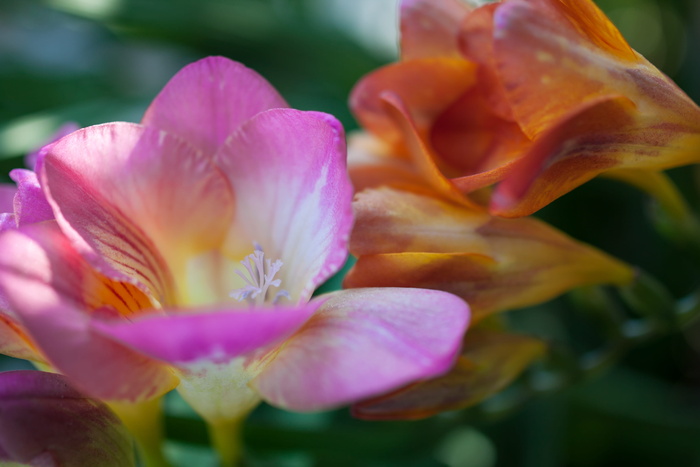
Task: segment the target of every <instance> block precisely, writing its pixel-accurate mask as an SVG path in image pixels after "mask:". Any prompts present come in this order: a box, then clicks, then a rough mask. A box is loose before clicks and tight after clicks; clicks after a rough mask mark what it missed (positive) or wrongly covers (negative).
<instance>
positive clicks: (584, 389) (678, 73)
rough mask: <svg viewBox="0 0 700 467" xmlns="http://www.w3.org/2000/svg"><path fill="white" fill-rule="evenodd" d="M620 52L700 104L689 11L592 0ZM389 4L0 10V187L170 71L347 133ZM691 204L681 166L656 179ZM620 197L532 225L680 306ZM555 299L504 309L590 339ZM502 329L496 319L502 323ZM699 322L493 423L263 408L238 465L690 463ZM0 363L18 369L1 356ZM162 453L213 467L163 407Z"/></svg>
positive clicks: (650, 233) (697, 461) (564, 202)
mask: <svg viewBox="0 0 700 467" xmlns="http://www.w3.org/2000/svg"><path fill="white" fill-rule="evenodd" d="M599 5H600V6H601V7H602V8H603V9H604V10H605V11H606V12H607V13H608V14H609V15H610V17H611V19H612V20H613V21H614V22H615V23H616V24H617V25H618V27H619V28H620V29H621V30H622V32H623V34H624V35H625V36H626V37H627V39H628V40H629V42H630V43H631V44H632V46H633V47H635V48H636V49H637V50H638V51H639V52H641V53H642V54H644V55H645V56H647V58H649V59H650V60H651V61H652V62H653V63H655V64H656V65H657V66H658V67H659V68H661V69H662V70H664V71H665V72H666V73H667V74H669V75H670V76H671V77H672V78H674V79H675V80H676V81H677V82H678V83H679V84H680V86H681V87H682V88H683V89H685V90H686V92H687V93H688V94H689V95H690V96H691V97H692V98H693V99H694V100H695V101H696V102H697V101H700V55H699V54H700V52H699V50H698V45H699V44H700V1H698V0H658V1H654V0H600V2H599ZM396 21H397V19H396V5H395V1H394V0H45V1H39V0H0V166H1V167H0V174H1V175H0V176H1V177H2V179H3V181H9V179H8V178H7V177H6V173H7V171H8V170H9V169H10V168H13V167H20V166H22V164H23V156H24V154H25V153H26V152H27V151H29V150H30V149H32V148H34V147H36V146H37V145H38V144H40V143H41V142H42V141H44V140H45V139H46V138H47V137H48V136H49V135H50V134H51V133H52V132H53V131H54V130H55V129H56V128H58V127H59V126H60V125H61V123H63V122H65V121H75V122H78V123H79V124H80V125H81V126H87V125H91V124H96V123H102V122H107V121H115V120H126V121H139V120H140V118H141V114H142V113H143V111H144V110H145V108H146V106H147V105H148V103H149V102H150V100H151V99H152V98H153V97H154V96H155V95H156V93H157V92H158V91H159V90H160V89H161V87H162V86H163V85H164V84H165V83H166V81H167V80H168V79H169V78H170V77H171V76H172V75H173V74H174V73H175V72H176V71H177V70H179V69H180V68H181V67H182V66H184V65H186V64H187V63H190V62H192V61H194V60H197V59H199V58H201V57H204V56H207V55H217V54H218V55H224V56H226V57H229V58H231V59H234V60H238V61H241V62H243V63H245V64H246V65H247V66H249V67H251V68H253V69H255V70H257V71H258V72H260V73H261V74H262V75H263V76H265V77H266V78H267V79H268V80H269V81H270V82H271V83H272V84H273V85H274V86H275V87H277V89H278V90H279V91H280V92H281V93H282V95H284V96H285V98H286V99H287V100H288V102H289V103H290V105H291V106H293V107H296V108H300V109H309V110H311V109H313V110H320V111H325V112H329V113H332V114H334V115H336V116H337V117H338V118H339V119H340V120H341V121H342V122H343V124H344V125H345V126H346V128H347V129H348V130H351V129H354V128H356V127H357V125H356V123H355V122H354V120H353V119H352V116H351V115H350V113H349V111H348V109H347V105H346V100H347V96H348V93H349V91H350V89H351V88H352V86H353V84H354V83H355V82H356V81H357V80H358V79H359V78H360V77H361V76H362V75H364V74H365V73H367V72H369V71H371V70H373V69H375V68H377V67H378V66H381V65H382V64H385V63H388V62H391V61H393V60H394V59H395V58H396V34H397V32H396ZM671 175H672V177H673V178H674V180H675V181H676V182H677V183H678V184H679V186H680V187H681V188H682V190H683V192H684V194H685V195H686V196H687V198H688V200H689V201H690V202H691V204H692V205H693V206H695V207H696V208H697V206H698V200H699V199H700V197H699V196H698V191H697V188H696V187H697V184H696V178H697V177H698V173H697V172H696V170H695V169H694V168H682V169H676V170H673V171H671ZM647 209H648V203H647V200H646V199H645V197H644V196H643V195H642V194H640V193H638V192H636V191H635V190H634V189H632V188H629V187H626V186H623V185H620V184H618V183H616V182H613V181H608V180H595V181H593V182H591V183H589V184H587V185H585V186H584V187H581V188H580V189H578V190H576V191H575V192H573V193H571V194H569V195H567V196H565V197H564V198H562V199H561V200H559V201H557V202H556V203H554V204H552V205H551V206H549V207H548V208H546V209H544V210H543V211H542V212H541V213H539V215H540V216H541V217H543V218H545V219H546V220H548V221H549V222H551V223H552V224H554V225H556V226H557V227H559V228H561V229H562V230H564V231H566V232H568V233H570V234H572V235H574V236H575V237H577V238H579V239H581V240H584V241H587V242H590V243H592V244H594V245H596V246H599V247H600V248H602V249H604V250H606V251H608V252H610V253H612V254H614V255H617V256H619V257H620V258H622V259H624V260H626V261H628V262H630V263H632V264H635V265H639V266H641V267H642V268H644V269H645V270H647V271H649V272H650V273H651V274H653V275H655V276H656V277H657V278H659V279H660V280H661V281H662V282H663V283H664V284H666V286H668V288H669V289H670V290H671V291H672V292H673V294H674V295H676V296H677V297H680V296H683V295H685V294H687V293H689V292H691V291H693V290H694V289H695V288H696V287H698V284H699V283H700V281H699V279H700V274H699V272H700V264H698V263H697V262H693V261H692V260H691V259H690V258H689V257H688V256H687V255H686V254H684V252H682V251H680V250H678V249H676V248H674V247H673V246H671V245H669V244H668V243H667V242H666V241H665V240H664V239H663V238H662V237H660V236H659V235H658V234H657V233H656V232H655V231H654V230H653V229H652V228H651V226H650V224H649V222H648V219H647V212H646V211H647ZM572 313H573V312H572V311H571V306H570V303H569V301H568V300H567V299H566V298H562V299H558V300H555V301H553V302H551V303H548V304H545V305H543V306H540V307H536V308H533V309H529V310H521V311H517V312H515V313H513V317H512V319H513V320H514V321H515V322H517V323H518V325H519V326H521V327H523V328H525V329H528V330H530V331H531V332H532V333H534V334H536V335H542V336H545V337H546V338H547V339H548V340H550V341H552V340H554V341H558V340H561V341H562V342H579V341H581V340H582V339H583V340H585V337H586V336H585V335H586V334H587V333H588V330H587V329H586V328H585V326H584V325H582V324H581V320H580V319H577V317H576V316H572ZM509 319H511V318H509ZM699 352H700V325H694V326H690V327H689V328H688V329H686V330H685V331H684V332H682V333H681V332H674V333H671V334H669V335H668V336H666V337H664V338H660V339H656V340H653V341H651V342H647V343H645V344H643V345H640V346H638V347H636V348H634V349H630V351H629V352H628V353H627V354H626V355H625V356H624V357H623V358H622V359H621V360H620V361H619V362H618V363H617V365H616V366H615V367H614V368H613V369H610V370H608V371H606V372H603V373H602V374H600V375H596V376H595V377H593V378H587V379H585V380H582V381H580V382H579V383H578V384H576V385H574V386H572V387H570V388H569V389H567V390H564V391H560V392H557V393H555V394H550V395H547V396H541V397H537V398H534V399H532V400H529V401H527V402H526V403H525V404H524V405H523V406H522V407H520V408H518V409H516V410H513V411H509V412H507V413H504V414H502V415H500V416H498V417H496V416H488V417H485V416H483V414H482V413H481V412H480V411H478V410H468V411H464V412H461V413H449V414H444V415H441V416H439V417H435V418H434V419H430V420H426V421H421V422H401V423H400V422H391V423H387V422H375V423H369V422H362V421H358V420H353V419H351V418H350V417H349V415H348V414H347V412H346V411H343V410H341V411H337V412H333V413H326V414H314V415H298V414H287V413H284V412H281V411H278V410H275V409H272V408H270V407H261V408H260V409H258V410H257V411H256V412H255V413H254V414H253V416H252V419H251V421H250V423H249V424H248V426H247V428H246V432H245V441H246V444H247V446H248V448H249V451H250V454H251V459H252V463H253V465H261V466H267V465H269V466H278V465H279V466H344V465H347V466H355V465H362V466H439V465H447V466H454V467H520V466H522V467H555V466H557V467H558V466H570V467H592V466H596V467H606V466H610V467H612V466H627V465H634V466H639V467H647V466H655V467H656V466H658V467H662V466H663V467H666V466H674V467H675V466H678V467H685V466H689V467H691V466H700V357H699V355H700V354H699ZM0 365H1V366H2V369H10V368H20V367H26V364H24V363H23V362H19V361H16V360H11V359H9V358H7V359H4V360H1V361H0ZM168 411H169V414H170V419H169V425H168V432H169V435H170V437H171V441H170V442H169V446H168V449H169V453H170V454H171V455H172V456H173V458H176V459H178V465H181V466H190V465H197V466H200V465H201V466H207V465H215V463H214V462H215V461H214V458H213V457H212V455H211V454H210V453H209V452H208V451H207V449H206V448H205V447H204V444H205V443H206V435H205V431H204V428H203V426H202V425H201V423H199V422H198V421H197V420H196V419H195V418H194V416H193V415H192V413H191V412H190V411H189V410H187V408H185V407H183V404H182V402H181V401H180V400H178V399H177V398H176V397H171V398H170V399H169V400H168Z"/></svg>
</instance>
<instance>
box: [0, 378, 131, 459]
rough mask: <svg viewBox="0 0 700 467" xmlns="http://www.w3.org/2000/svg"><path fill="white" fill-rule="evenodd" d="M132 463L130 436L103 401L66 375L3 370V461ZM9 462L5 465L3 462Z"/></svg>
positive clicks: (0, 428) (0, 417)
mask: <svg viewBox="0 0 700 467" xmlns="http://www.w3.org/2000/svg"><path fill="white" fill-rule="evenodd" d="M2 461H6V462H19V463H23V464H30V465H34V466H72V467H92V466H96V465H104V466H113V467H128V466H133V465H135V464H134V457H133V448H132V446H131V438H130V437H129V435H128V433H127V431H126V428H124V426H123V425H122V424H121V422H120V421H119V419H118V418H117V417H116V416H115V415H114V414H113V413H112V412H111V411H110V410H109V409H108V408H107V406H106V405H104V404H103V403H101V402H99V401H96V400H91V399H88V398H87V397H86V396H84V395H83V394H80V393H79V392H78V391H76V390H75V389H73V388H71V387H70V386H69V385H68V382H67V381H66V378H64V377H63V376H61V375H57V374H53V373H44V372H40V371H9V372H5V373H0V463H3V462H2ZM3 465H4V464H3Z"/></svg>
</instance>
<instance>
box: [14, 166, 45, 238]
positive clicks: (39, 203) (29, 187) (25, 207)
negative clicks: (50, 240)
mask: <svg viewBox="0 0 700 467" xmlns="http://www.w3.org/2000/svg"><path fill="white" fill-rule="evenodd" d="M10 178H12V180H14V181H15V182H16V183H17V196H15V202H14V210H15V219H16V222H17V226H18V227H21V226H23V225H25V224H33V223H35V222H42V221H47V220H51V219H53V218H54V216H53V210H52V209H51V206H50V205H49V203H48V201H46V196H44V192H43V191H42V190H41V186H39V180H38V179H37V176H36V173H34V172H32V171H31V170H26V169H15V170H13V171H11V172H10Z"/></svg>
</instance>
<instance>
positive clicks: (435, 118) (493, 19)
mask: <svg viewBox="0 0 700 467" xmlns="http://www.w3.org/2000/svg"><path fill="white" fill-rule="evenodd" d="M401 33H402V37H401V48H402V50H401V52H402V57H401V61H400V62H398V63H396V64H393V65H389V66H387V67H384V68H381V69H379V70H377V71H375V72H373V73H371V74H370V75H368V76H367V77H365V78H364V79H363V80H362V81H360V82H359V83H358V85H357V86H356V88H355V90H354V91H353V94H352V96H351V106H352V108H353V110H354V112H355V114H356V116H357V118H358V120H359V121H360V123H361V124H362V125H363V126H364V127H365V129H366V130H367V131H368V132H369V133H370V134H371V135H372V136H371V137H370V140H368V137H367V135H362V136H356V137H355V138H354V141H353V144H352V145H351V156H352V158H351V169H352V176H353V179H354V182H355V184H356V187H357V188H358V189H362V188H365V187H367V186H376V185H377V184H380V183H387V182H388V183H391V184H393V185H398V186H401V185H415V184H416V183H417V180H419V182H418V183H422V184H424V185H428V186H430V187H431V188H433V189H438V190H440V191H441V192H442V193H443V194H444V195H446V196H447V197H449V198H451V199H453V200H456V199H457V198H458V197H461V198H462V199H466V198H465V195H469V194H472V193H473V192H474V191H476V190H478V189H480V188H483V187H486V186H489V185H492V184H495V183H499V182H500V183H499V185H498V186H497V188H496V189H495V191H494V192H493V194H492V196H491V197H490V200H488V202H489V203H490V209H491V212H492V213H493V214H497V215H501V216H507V217H517V216H523V215H527V214H531V213H533V212H535V211H537V210H538V209H539V208H541V207H543V206H545V205H547V204H548V203H550V202H551V201H553V200H554V199H556V198H558V197H559V196H562V195H563V194H565V193H567V192H569V191H571V190H572V189H574V188H576V187H577V186H579V185H581V184H583V183H585V182H586V181H588V180H590V179H591V178H593V177H595V176H597V175H599V174H601V173H603V172H611V171H620V170H626V169H643V170H653V171H656V170H662V169H666V168H669V167H674V166H679V165H684V164H688V163H692V162H697V161H698V160H699V159H700V108H698V106H697V105H695V104H694V103H693V102H692V101H691V100H690V99H689V98H688V97H687V96H686V95H685V94H684V93H683V92H682V91H681V90H680V89H679V88H678V87H677V86H676V85H675V84H674V83H673V82H672V81H671V80H670V79H669V78H668V77H666V76H665V75H664V74H663V73H661V72H660V71H659V70H658V69H656V68H655V67H654V66H653V65H651V64H650V63H649V62H648V61H647V60H646V59H644V57H642V56H641V55H639V54H638V53H637V52H635V51H634V50H632V49H631V48H630V46H629V45H628V44H627V42H626V41H625V40H624V38H623V37H622V36H621V35H620V33H619V31H618V30H617V29H616V28H615V27H614V26H613V25H612V23H611V22H610V21H609V20H608V19H607V18H606V17H605V15H604V14H603V13H602V12H601V11H600V10H599V9H598V8H597V7H596V6H595V4H594V3H593V2H592V1H590V0H566V1H564V0H504V1H502V2H500V3H491V4H487V5H484V6H482V7H479V8H472V7H469V6H466V5H465V4H463V3H461V2H460V1H458V0H404V1H403V2H402V4H401ZM416 141H418V142H419V144H416ZM360 156H364V157H360ZM377 173H381V174H382V177H381V178H382V179H383V180H384V181H383V182H380V181H378V178H379V177H377V175H376V174H377ZM463 202H464V201H463Z"/></svg>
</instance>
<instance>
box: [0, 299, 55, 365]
mask: <svg viewBox="0 0 700 467" xmlns="http://www.w3.org/2000/svg"><path fill="white" fill-rule="evenodd" d="M0 354H3V355H9V356H10V357H14V358H21V359H23V360H29V361H32V362H40V363H45V362H46V359H45V358H44V356H43V355H42V354H41V351H40V350H39V349H38V348H37V347H36V345H35V344H34V343H33V342H32V341H31V339H30V337H29V335H28V333H27V330H26V329H24V327H23V326H22V325H21V324H19V323H17V322H16V321H15V320H14V319H13V318H11V317H9V316H6V315H5V314H4V313H3V312H2V310H0Z"/></svg>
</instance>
